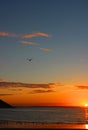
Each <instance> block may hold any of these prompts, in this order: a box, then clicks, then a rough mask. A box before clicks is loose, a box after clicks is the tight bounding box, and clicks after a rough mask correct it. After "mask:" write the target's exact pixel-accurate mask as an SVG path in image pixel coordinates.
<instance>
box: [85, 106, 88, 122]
mask: <svg viewBox="0 0 88 130" xmlns="http://www.w3.org/2000/svg"><path fill="white" fill-rule="evenodd" d="M85 123H86V124H88V107H85Z"/></svg>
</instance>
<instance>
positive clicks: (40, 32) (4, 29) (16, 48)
mask: <svg viewBox="0 0 88 130" xmlns="http://www.w3.org/2000/svg"><path fill="white" fill-rule="evenodd" d="M26 36H28V37H26ZM27 58H33V60H32V62H28V61H27V60H26V59H27ZM87 70H88V1H87V0H22V1H20V0H15V1H13V0H8V1H7V0H1V1H0V77H1V79H6V80H7V81H8V80H9V81H20V82H31V83H49V82H62V83H66V84H77V83H78V84H79V83H80V84H88V79H87V77H88V72H87Z"/></svg>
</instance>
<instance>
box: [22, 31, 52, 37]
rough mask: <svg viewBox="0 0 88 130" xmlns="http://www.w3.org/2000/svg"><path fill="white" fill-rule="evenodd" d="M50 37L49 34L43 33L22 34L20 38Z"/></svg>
mask: <svg viewBox="0 0 88 130" xmlns="http://www.w3.org/2000/svg"><path fill="white" fill-rule="evenodd" d="M38 36H40V37H50V35H49V34H47V33H44V32H34V33H30V34H23V35H22V38H33V37H38Z"/></svg>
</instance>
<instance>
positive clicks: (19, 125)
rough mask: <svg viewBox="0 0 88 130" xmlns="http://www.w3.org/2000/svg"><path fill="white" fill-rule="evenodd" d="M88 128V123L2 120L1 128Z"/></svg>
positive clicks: (0, 122)
mask: <svg viewBox="0 0 88 130" xmlns="http://www.w3.org/2000/svg"><path fill="white" fill-rule="evenodd" d="M1 128H3V129H6V128H7V129H10V128H11V129H88V124H59V123H33V122H20V121H0V129H1Z"/></svg>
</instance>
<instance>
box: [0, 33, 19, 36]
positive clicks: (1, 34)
mask: <svg viewBox="0 0 88 130" xmlns="http://www.w3.org/2000/svg"><path fill="white" fill-rule="evenodd" d="M0 36H2V37H19V35H17V34H15V33H9V32H0Z"/></svg>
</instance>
